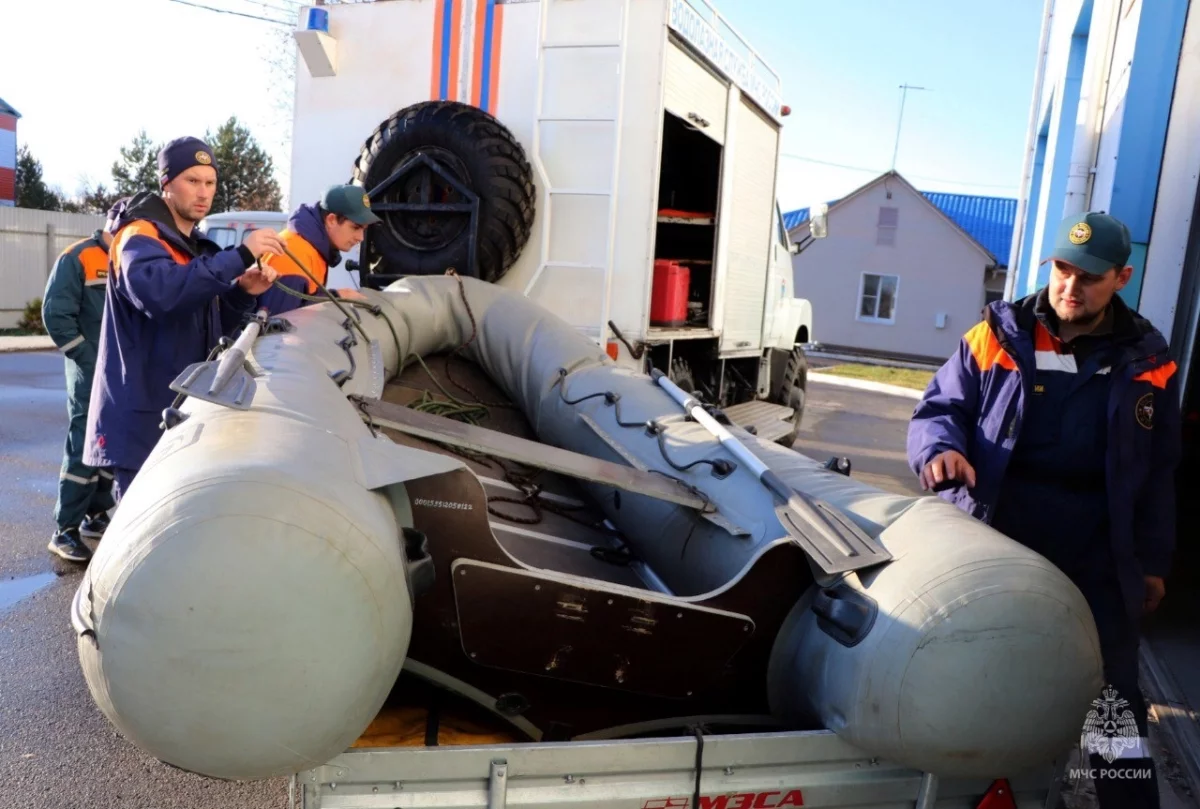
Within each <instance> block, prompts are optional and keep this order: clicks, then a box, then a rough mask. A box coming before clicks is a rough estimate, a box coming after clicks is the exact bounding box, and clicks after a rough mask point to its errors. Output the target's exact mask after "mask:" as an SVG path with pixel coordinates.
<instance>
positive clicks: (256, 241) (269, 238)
mask: <svg viewBox="0 0 1200 809" xmlns="http://www.w3.org/2000/svg"><path fill="white" fill-rule="evenodd" d="M242 244H244V245H246V249H247V250H249V251H250V253H251V255H253V256H254V257H255V258H258V257H260V256H261V255H262V254H263V253H274V254H275V255H277V256H282V255H283V254H284V250H283V242H282V241H280V239H279V234H278V233H276V232H275V231H273V230H271V228H259V229H257V230H253V231H251V232H250V235H249V236H247V237H246V238H245V240H244V241H243V242H242Z"/></svg>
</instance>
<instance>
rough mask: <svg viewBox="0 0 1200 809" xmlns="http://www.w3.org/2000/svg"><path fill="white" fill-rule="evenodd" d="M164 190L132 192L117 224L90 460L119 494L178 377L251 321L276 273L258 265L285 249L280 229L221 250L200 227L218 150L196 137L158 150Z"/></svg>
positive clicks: (154, 435)
mask: <svg viewBox="0 0 1200 809" xmlns="http://www.w3.org/2000/svg"><path fill="white" fill-rule="evenodd" d="M158 169H159V185H160V188H161V193H159V194H155V193H152V192H149V191H143V192H141V193H139V194H137V195H135V196H134V197H132V198H131V199H130V200H129V201H128V203H127V205H126V207H125V210H124V211H122V212H121V213H120V215H119V216H118V217H117V221H116V223H115V230H114V236H113V243H112V247H111V248H110V249H109V271H110V275H109V279H108V281H109V283H108V290H107V294H106V297H105V310H104V320H103V323H102V326H101V330H100V347H99V351H98V359H97V364H96V368H97V374H96V380H95V384H94V385H93V386H92V398H91V405H90V407H89V410H88V425H87V437H86V439H85V450H84V461H85V462H86V463H89V464H91V465H93V466H101V467H110V468H111V470H112V472H113V475H114V477H115V485H114V488H113V491H114V495H115V496H116V498H117V499H118V500H119V499H120V498H121V497H122V495H123V494H124V493H125V492H126V491H127V490H128V487H129V485H130V483H132V481H133V478H134V476H135V475H136V474H137V472H138V470H139V469H140V468H141V466H142V464H143V462H144V461H145V460H146V457H147V456H148V455H149V454H150V450H151V449H152V448H153V447H154V444H155V443H156V442H157V440H158V436H159V427H158V425H159V422H160V421H161V419H162V412H163V410H164V409H165V408H167V407H168V406H169V405H170V404H171V400H172V399H173V398H174V396H175V394H174V393H173V392H172V391H171V389H170V383H171V382H172V381H173V380H174V379H175V378H176V377H177V376H178V375H179V374H180V373H181V372H182V371H183V370H184V369H185V368H187V366H188V365H190V364H191V363H194V362H200V361H202V360H204V359H205V358H206V357H207V355H208V352H209V351H210V349H212V348H213V347H214V346H215V345H216V344H217V342H218V340H219V339H220V338H221V337H222V336H225V335H230V334H232V332H234V331H235V330H237V328H238V327H239V326H240V325H241V324H242V321H243V319H244V317H245V316H246V315H247V314H248V313H250V312H251V311H252V310H253V308H254V299H255V296H257V295H259V294H260V293H262V292H263V291H265V290H266V289H267V288H268V287H270V285H271V282H272V281H273V280H274V277H275V273H274V272H273V271H271V270H269V269H268V270H260V269H258V268H257V267H255V260H256V259H257V258H258V256H260V255H262V254H263V253H265V252H267V251H268V250H278V249H279V247H280V244H279V237H278V235H277V234H276V233H275V232H274V231H273V230H270V229H265V228H264V229H261V230H256V231H254V233H252V234H251V235H250V236H249V237H248V238H247V239H246V241H245V242H243V243H242V244H241V245H239V246H237V247H230V248H227V249H225V250H222V249H220V248H219V247H218V246H217V245H216V244H214V243H213V242H211V241H209V240H208V239H206V238H204V236H203V235H202V234H200V233H199V231H197V230H196V225H197V224H198V223H199V222H200V220H202V219H203V218H204V217H205V215H207V214H208V212H209V209H210V208H211V207H212V201H213V196H214V194H215V192H216V187H217V171H216V167H215V162H214V160H213V153H212V149H210V148H209V147H208V145H207V144H205V143H204V142H203V141H200V140H197V139H196V138H179V139H177V140H174V141H171V142H170V143H168V144H167V145H166V146H165V147H163V149H162V151H161V152H159V154H158Z"/></svg>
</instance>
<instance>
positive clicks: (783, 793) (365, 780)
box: [292, 731, 1061, 809]
mask: <svg viewBox="0 0 1200 809" xmlns="http://www.w3.org/2000/svg"><path fill="white" fill-rule="evenodd" d="M698 757H699V758H700V759H702V767H701V779H700V784H699V794H700V801H699V809H787V808H788V807H793V806H794V807H801V806H803V807H859V808H860V809H868V808H870V807H874V808H875V809H892V808H893V807H895V809H901V808H904V809H909V808H911V807H914V806H916V805H917V801H918V796H919V795H920V793H921V784H922V777H923V774H922V773H920V772H918V771H916V770H912V769H907V768H904V767H899V766H896V765H893V764H889V763H887V762H884V761H880V760H879V759H873V758H870V757H869V756H866V755H864V754H863V753H862V751H861V750H858V749H857V748H855V747H852V746H851V745H849V744H847V743H846V742H844V741H842V740H841V739H840V738H839V737H837V736H836V735H834V734H833V733H831V732H829V731H813V732H795V733H765V734H739V735H729V736H706V737H704V738H703V743H702V745H701V744H700V743H699V742H698V741H697V739H694V738H686V737H685V738H670V739H648V740H638V741H614V742H561V743H547V744H522V745H505V746H488V747H395V748H376V749H358V750H352V751H349V752H347V753H344V754H343V755H341V756H338V757H337V758H335V759H333V760H332V761H330V762H329V763H328V764H326V765H324V766H321V767H317V768H315V769H312V770H308V771H306V772H302V773H297V774H296V775H295V776H294V777H293V782H292V787H293V802H294V804H295V805H297V806H299V807H302V809H418V808H422V809H423V808H425V807H429V808H430V809H432V807H437V809H503V807H509V808H510V809H512V808H516V807H519V808H520V809H533V807H537V809H544V808H547V807H570V809H692V807H693V806H694V804H695V800H694V795H695V794H696V792H697V784H696V762H697V758H698ZM1058 771H1061V767H1056V766H1054V765H1047V767H1045V768H1044V769H1043V770H1042V771H1040V772H1037V773H1030V774H1026V775H1024V776H1016V777H1013V778H1012V779H1010V780H1011V782H1012V787H1013V790H1014V793H1015V796H1016V799H1017V805H1018V807H1019V808H1020V809H1042V807H1044V806H1046V804H1047V795H1048V794H1049V792H1050V788H1051V785H1052V783H1054V782H1055V779H1054V777H1053V774H1054V773H1055V772H1058ZM991 783H992V782H991V781H990V780H987V779H984V780H941V781H938V782H937V790H936V792H937V794H936V798H935V799H934V800H933V801H932V802H931V803H928V804H926V805H927V806H932V807H937V809H974V807H975V806H976V805H977V804H978V802H979V800H980V799H981V798H982V797H983V796H984V794H985V793H986V792H987V790H988V788H989V786H991ZM927 791H928V790H927Z"/></svg>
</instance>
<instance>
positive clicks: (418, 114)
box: [354, 101, 534, 281]
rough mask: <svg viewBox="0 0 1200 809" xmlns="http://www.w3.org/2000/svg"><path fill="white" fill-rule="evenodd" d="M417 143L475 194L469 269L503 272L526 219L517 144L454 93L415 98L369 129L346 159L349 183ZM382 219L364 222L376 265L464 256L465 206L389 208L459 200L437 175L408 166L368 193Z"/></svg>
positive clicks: (436, 263) (369, 177)
mask: <svg viewBox="0 0 1200 809" xmlns="http://www.w3.org/2000/svg"><path fill="white" fill-rule="evenodd" d="M419 152H424V153H425V154H426V155H428V156H429V157H430V158H432V159H433V160H434V161H435V162H436V163H437V164H438V167H439V168H441V169H442V170H443V171H445V172H447V173H448V174H450V175H451V176H453V177H454V179H455V180H456V181H457V182H459V183H460V184H462V185H464V186H466V187H467V188H469V189H470V190H471V191H472V192H473V193H475V194H477V195H478V196H479V241H478V244H477V246H476V256H477V260H478V263H479V277H480V278H481V279H483V280H484V281H497V280H499V279H500V278H501V277H503V275H504V273H505V272H507V271H508V269H509V267H511V266H512V265H513V262H515V261H516V260H517V256H518V255H520V253H521V249H522V248H523V247H524V246H525V243H526V242H527V241H528V240H529V233H530V230H531V229H532V227H533V211H534V186H533V171H532V169H531V168H530V166H529V162H528V161H527V160H526V159H525V151H524V149H522V148H521V144H520V143H518V142H517V139H516V138H515V137H513V134H512V133H511V132H509V131H508V130H507V129H506V128H505V127H504V126H503V125H502V124H501V123H500V122H499V121H497V120H496V119H495V118H493V117H492V116H491V115H489V114H488V113H486V112H484V111H483V110H481V109H479V108H478V107H472V106H470V105H469V104H462V103H459V102H456V101H424V102H421V103H420V104H414V105H412V106H411V107H406V108H405V109H402V110H400V111H399V112H397V113H396V114H395V115H393V116H392V117H391V118H388V119H387V120H386V121H384V122H383V123H382V124H380V125H379V126H378V127H377V128H376V129H375V131H374V132H373V133H372V134H371V136H370V137H369V138H367V141H366V143H365V144H363V149H362V153H361V154H360V155H359V157H358V160H356V161H355V162H354V182H355V183H357V184H359V185H362V186H363V187H364V188H366V189H367V190H371V189H374V188H375V187H376V186H378V185H379V184H380V183H382V182H384V181H385V180H387V179H388V178H389V177H390V176H391V175H392V174H394V173H395V172H396V170H397V169H399V168H400V167H401V165H403V164H404V163H405V162H406V161H407V160H409V159H410V158H412V157H415V156H416V155H417V154H418V153H419ZM372 202H373V203H374V205H375V206H376V207H382V210H379V211H378V212H377V213H378V215H379V217H380V218H381V219H382V220H383V222H382V223H381V224H379V225H376V226H375V227H373V228H371V230H370V231H369V241H370V246H371V250H372V253H373V259H382V263H383V266H382V267H381V268H380V271H381V272H383V273H395V274H400V275H431V274H441V273H444V272H445V271H446V270H447V269H448V268H450V267H453V268H455V269H456V270H458V272H459V274H461V275H470V274H471V271H470V269H469V267H468V265H467V259H468V255H469V252H468V250H469V246H470V239H471V227H470V225H471V215H470V214H469V213H464V212H460V211H432V212H414V211H389V210H387V208H386V206H387V205H388V204H392V205H395V204H409V205H412V204H430V203H435V204H436V203H442V204H444V203H463V202H468V200H467V199H465V198H464V197H463V196H462V195H461V194H459V193H458V192H457V191H456V190H455V189H454V186H453V185H452V184H451V183H449V182H448V181H447V180H446V179H445V178H444V177H441V176H439V174H438V173H437V172H435V171H433V170H431V169H430V168H428V167H427V166H418V167H417V168H416V169H414V170H413V171H411V172H409V173H408V174H407V175H406V176H405V177H402V178H401V179H400V180H398V181H397V182H396V183H395V184H393V185H392V186H391V187H390V188H387V189H386V190H384V191H383V193H382V194H380V195H379V197H378V198H377V199H374V200H372Z"/></svg>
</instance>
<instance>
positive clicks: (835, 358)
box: [804, 348, 942, 371]
mask: <svg viewBox="0 0 1200 809" xmlns="http://www.w3.org/2000/svg"><path fill="white" fill-rule="evenodd" d="M804 353H805V354H807V355H808V357H809V359H813V360H828V361H830V362H837V363H839V364H840V363H852V364H854V365H875V366H880V367H883V368H907V369H909V370H912V371H936V370H937V369H938V368H940V367H942V366H941V364H939V363H933V362H910V361H908V360H892V359H888V358H887V357H872V356H867V355H865V354H842V353H839V352H837V351H822V350H820V349H818V348H812V349H809V348H806V349H804Z"/></svg>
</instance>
